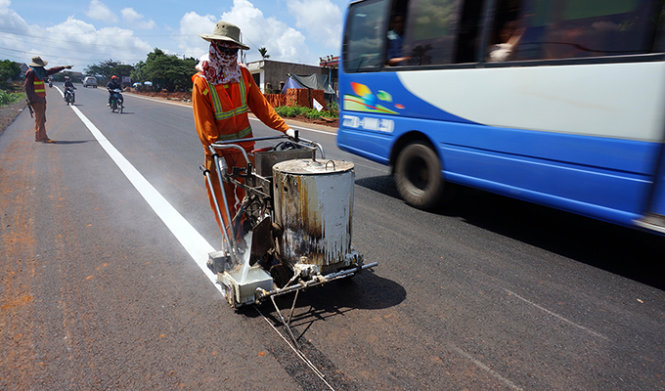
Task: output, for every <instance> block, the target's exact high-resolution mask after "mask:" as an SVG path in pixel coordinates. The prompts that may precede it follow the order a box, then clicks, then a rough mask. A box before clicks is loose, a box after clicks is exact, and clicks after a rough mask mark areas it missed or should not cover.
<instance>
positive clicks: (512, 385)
mask: <svg viewBox="0 0 665 391" xmlns="http://www.w3.org/2000/svg"><path fill="white" fill-rule="evenodd" d="M453 349H454V350H455V351H456V352H457V353H459V354H461V355H462V356H464V357H466V359H467V360H469V361H471V362H472V363H474V364H475V365H476V366H477V367H478V368H480V369H482V370H483V371H485V372H487V373H489V374H490V375H492V376H494V377H495V378H497V379H499V380H500V381H501V382H502V383H503V384H505V385H507V386H508V387H510V388H512V389H513V390H515V391H522V390H523V388H522V387H520V386H518V385H516V384H515V383H513V382H511V381H510V380H508V379H506V378H505V377H503V376H501V375H499V374H498V373H497V372H496V371H495V370H493V369H492V368H490V367H488V366H487V365H485V364H483V363H482V362H480V361H478V360H476V359H475V358H473V356H471V355H470V354H469V353H467V352H465V351H464V350H462V349H460V348H458V347H457V346H453Z"/></svg>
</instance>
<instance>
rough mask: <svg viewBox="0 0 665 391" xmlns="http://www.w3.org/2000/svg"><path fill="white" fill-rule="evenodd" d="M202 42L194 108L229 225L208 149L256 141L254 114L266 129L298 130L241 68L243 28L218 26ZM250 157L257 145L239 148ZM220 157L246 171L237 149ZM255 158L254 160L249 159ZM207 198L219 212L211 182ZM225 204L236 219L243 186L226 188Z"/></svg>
mask: <svg viewBox="0 0 665 391" xmlns="http://www.w3.org/2000/svg"><path fill="white" fill-rule="evenodd" d="M200 36H201V38H203V39H205V40H206V41H209V42H210V46H209V48H208V54H207V55H204V56H202V57H201V61H200V62H199V64H198V65H197V66H196V68H197V70H198V71H199V72H198V73H197V74H195V75H194V76H192V81H193V83H194V86H193V88H192V106H193V113H194V123H195V125H196V132H197V133H198V135H199V138H200V140H201V143H202V144H203V150H204V152H205V168H206V169H207V170H209V171H210V177H211V180H212V183H213V188H214V192H215V196H216V198H217V200H218V202H219V204H220V209H221V212H222V215H223V219H224V226H228V224H229V220H228V217H227V216H226V213H225V211H224V207H223V204H222V202H223V201H222V200H223V198H222V193H221V190H220V183H219V180H218V177H217V171H216V169H215V167H214V161H213V158H212V153H211V152H210V150H209V148H208V146H209V145H210V144H212V143H214V142H216V141H226V140H236V139H243V138H251V137H252V129H251V127H250V124H249V118H248V116H247V113H248V111H249V110H250V109H251V110H252V113H253V114H254V115H256V116H257V117H258V118H259V119H260V120H261V121H262V122H263V123H264V124H266V125H267V126H269V127H271V128H273V129H275V130H278V131H280V132H284V133H286V135H288V136H289V137H291V138H295V132H294V131H293V129H291V128H289V126H288V125H287V124H286V123H285V122H284V120H283V119H282V118H281V117H280V116H279V115H278V114H277V113H276V112H275V110H274V109H273V107H272V106H271V105H270V104H269V103H268V101H267V100H266V99H265V97H264V96H263V94H262V93H261V90H260V89H259V87H258V86H257V85H256V83H255V82H254V79H253V78H252V75H251V74H250V72H249V70H248V69H247V68H246V67H245V66H244V65H241V64H239V63H238V50H240V49H243V50H248V49H249V47H247V46H246V45H245V44H243V43H241V42H240V28H238V27H237V26H235V25H233V24H231V23H228V22H224V21H220V22H218V23H217V24H216V25H215V29H214V31H213V32H212V34H200ZM239 144H240V145H241V146H242V147H243V148H244V149H245V151H246V152H247V153H248V154H249V153H250V152H251V151H252V149H253V147H254V142H251V141H249V142H243V143H239ZM217 153H218V155H220V156H221V157H223V158H224V160H225V161H226V164H227V166H228V171H229V172H231V171H232V169H233V167H246V166H247V163H246V161H245V159H244V157H243V155H242V152H241V151H238V150H233V149H223V150H219V151H218V152H217ZM249 156H251V155H249ZM206 188H207V190H208V198H209V200H210V206H211V207H212V209H213V211H216V208H215V203H214V200H213V197H212V194H211V189H210V188H209V186H208V183H207V181H206ZM225 194H226V199H227V202H228V205H229V210H230V214H231V218H233V217H234V216H235V213H236V210H237V207H238V203H239V201H240V200H242V199H243V197H244V195H245V192H244V189H242V188H240V187H235V188H234V186H231V185H227V186H225ZM215 218H216V220H217V224H218V225H219V228H220V230H222V232H223V227H222V223H221V222H220V221H219V217H218V216H217V213H215Z"/></svg>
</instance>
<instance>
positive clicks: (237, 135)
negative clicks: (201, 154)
mask: <svg viewBox="0 0 665 391" xmlns="http://www.w3.org/2000/svg"><path fill="white" fill-rule="evenodd" d="M197 75H198V76H199V77H201V78H203V79H204V80H205V77H204V76H203V75H202V74H200V73H199V74H197ZM206 84H207V85H208V91H209V92H210V94H209V95H210V102H211V104H212V108H213V110H214V112H215V120H217V121H224V120H229V119H232V118H233V117H235V116H239V115H243V114H244V115H245V116H246V115H247V112H248V111H249V107H248V106H247V85H246V84H245V80H244V78H243V75H242V72H240V82H239V83H238V89H239V91H240V105H239V106H237V107H232V108H229V110H226V111H225V110H224V109H223V108H222V102H221V101H220V99H219V94H218V93H217V89H215V86H214V85H213V84H212V83H210V82H209V81H208V80H206ZM224 88H225V89H228V87H227V86H224ZM233 103H234V104H235V103H237V102H233ZM246 122H247V126H246V127H244V128H243V129H240V130H238V131H236V132H232V133H225V134H220V135H219V137H217V141H228V140H237V139H241V138H246V137H249V136H251V134H252V127H251V126H250V125H249V121H246Z"/></svg>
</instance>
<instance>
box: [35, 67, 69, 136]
mask: <svg viewBox="0 0 665 391" xmlns="http://www.w3.org/2000/svg"><path fill="white" fill-rule="evenodd" d="M46 64H48V62H47V61H44V60H42V58H41V57H39V56H38V57H33V58H32V62H31V63H30V68H28V70H27V71H26V72H25V84H24V86H25V94H26V97H27V98H28V104H29V105H30V106H32V110H33V111H34V113H35V141H36V142H41V143H52V142H54V141H53V140H51V139H50V138H48V136H47V135H46V88H45V85H44V81H45V80H47V79H48V76H49V75H52V74H54V73H58V72H60V71H62V70H63V69H71V68H72V66H71V65H67V66H62V67H53V68H49V69H44V67H45V66H46Z"/></svg>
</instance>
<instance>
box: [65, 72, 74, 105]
mask: <svg viewBox="0 0 665 391" xmlns="http://www.w3.org/2000/svg"><path fill="white" fill-rule="evenodd" d="M75 89H76V87H74V83H72V80H71V78H70V77H69V76H65V94H67V91H71V92H72V94H73V93H74V90H75ZM73 96H74V95H72V97H73ZM66 100H67V98H65V101H66ZM73 102H74V100H73V99H72V103H73Z"/></svg>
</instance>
